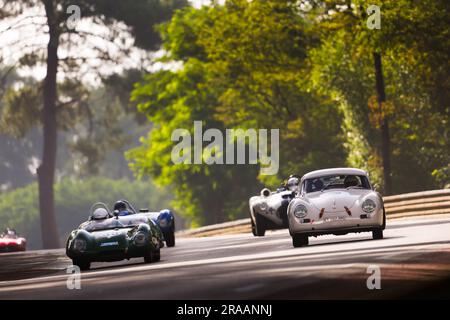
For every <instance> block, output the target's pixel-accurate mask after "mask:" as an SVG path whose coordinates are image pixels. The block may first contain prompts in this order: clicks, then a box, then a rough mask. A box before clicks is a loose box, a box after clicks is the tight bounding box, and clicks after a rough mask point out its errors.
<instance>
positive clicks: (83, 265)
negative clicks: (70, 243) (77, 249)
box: [72, 259, 91, 271]
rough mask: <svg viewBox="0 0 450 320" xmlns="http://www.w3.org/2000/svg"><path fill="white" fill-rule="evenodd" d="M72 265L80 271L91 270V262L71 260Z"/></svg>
mask: <svg viewBox="0 0 450 320" xmlns="http://www.w3.org/2000/svg"><path fill="white" fill-rule="evenodd" d="M72 264H73V265H74V266H77V267H78V268H80V270H81V271H86V270H89V269H90V268H91V262H90V261H87V260H83V259H72Z"/></svg>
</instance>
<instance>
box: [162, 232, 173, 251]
mask: <svg viewBox="0 0 450 320" xmlns="http://www.w3.org/2000/svg"><path fill="white" fill-rule="evenodd" d="M164 240H166V245H167V246H168V247H175V231H174V230H172V231H170V232H168V233H167V234H165V235H164Z"/></svg>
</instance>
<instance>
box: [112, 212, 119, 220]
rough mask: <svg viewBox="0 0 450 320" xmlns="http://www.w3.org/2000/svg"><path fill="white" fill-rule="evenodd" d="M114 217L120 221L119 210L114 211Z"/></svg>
mask: <svg viewBox="0 0 450 320" xmlns="http://www.w3.org/2000/svg"><path fill="white" fill-rule="evenodd" d="M113 215H114V217H116V219H119V210H114V212H113Z"/></svg>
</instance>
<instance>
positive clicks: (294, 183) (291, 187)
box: [286, 175, 300, 191]
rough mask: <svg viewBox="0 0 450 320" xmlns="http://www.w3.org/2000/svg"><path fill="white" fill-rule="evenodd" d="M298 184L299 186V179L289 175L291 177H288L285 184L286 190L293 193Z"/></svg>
mask: <svg viewBox="0 0 450 320" xmlns="http://www.w3.org/2000/svg"><path fill="white" fill-rule="evenodd" d="M299 184H300V179H299V178H298V177H297V176H295V175H291V176H289V179H288V181H287V183H286V188H287V189H288V190H290V191H295V190H297V188H298V186H299Z"/></svg>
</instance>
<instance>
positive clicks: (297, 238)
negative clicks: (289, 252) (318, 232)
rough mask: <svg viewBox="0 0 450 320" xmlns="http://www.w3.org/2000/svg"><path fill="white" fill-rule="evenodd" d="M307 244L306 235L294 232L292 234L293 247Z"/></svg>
mask: <svg viewBox="0 0 450 320" xmlns="http://www.w3.org/2000/svg"><path fill="white" fill-rule="evenodd" d="M308 244H309V240H308V236H305V235H302V234H294V235H293V236H292V245H293V246H294V247H295V248H298V247H306V246H307V245H308Z"/></svg>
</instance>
